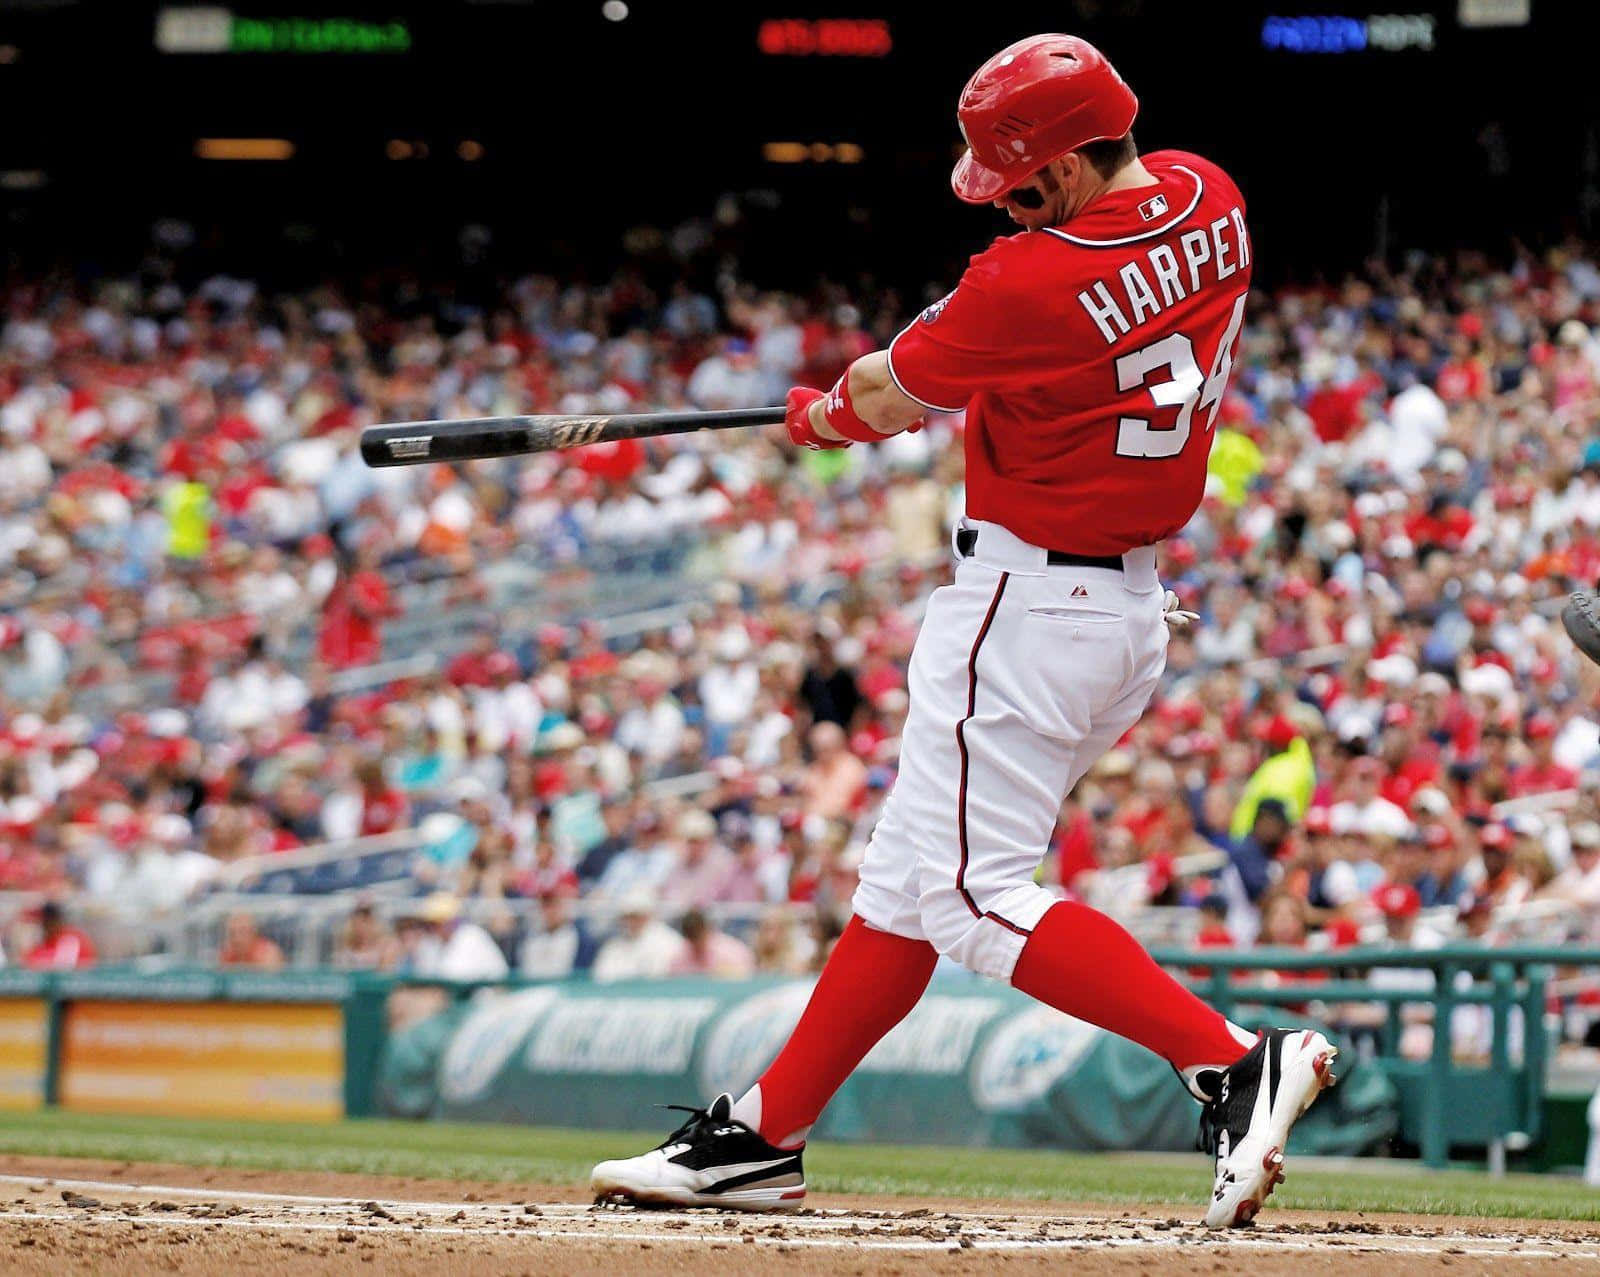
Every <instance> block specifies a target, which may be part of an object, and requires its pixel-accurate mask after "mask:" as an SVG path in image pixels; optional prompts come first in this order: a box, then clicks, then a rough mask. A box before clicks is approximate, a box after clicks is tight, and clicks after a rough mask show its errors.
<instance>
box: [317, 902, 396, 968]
mask: <svg viewBox="0 0 1600 1277" xmlns="http://www.w3.org/2000/svg"><path fill="white" fill-rule="evenodd" d="M399 961H400V942H399V941H398V940H397V939H396V938H395V936H394V934H393V933H392V932H390V930H389V929H388V927H386V926H385V925H384V924H383V922H382V921H381V920H380V919H379V918H378V915H377V913H376V912H375V911H374V910H373V908H372V906H371V905H370V904H368V903H367V902H365V901H363V902H361V903H360V904H358V905H356V907H355V908H354V909H352V910H351V911H350V916H349V917H348V918H347V919H345V924H344V927H343V928H342V929H341V930H340V932H339V938H338V941H337V942H336V943H335V945H334V949H333V965H334V966H336V967H342V968H344V969H345V970H349V971H389V970H392V969H393V968H394V967H395V966H397V965H398V964H399Z"/></svg>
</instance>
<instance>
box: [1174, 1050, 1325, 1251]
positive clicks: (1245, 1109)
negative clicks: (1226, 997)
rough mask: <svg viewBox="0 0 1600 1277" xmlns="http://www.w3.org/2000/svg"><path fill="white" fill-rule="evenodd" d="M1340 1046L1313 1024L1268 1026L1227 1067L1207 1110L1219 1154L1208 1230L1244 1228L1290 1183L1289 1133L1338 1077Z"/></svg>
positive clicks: (1204, 1130)
mask: <svg viewBox="0 0 1600 1277" xmlns="http://www.w3.org/2000/svg"><path fill="white" fill-rule="evenodd" d="M1338 1054H1339V1049H1338V1048H1337V1047H1336V1046H1334V1045H1333V1044H1332V1043H1331V1042H1329V1041H1328V1039H1327V1038H1325V1037H1323V1036H1322V1034H1320V1033H1317V1032H1315V1031H1313V1030H1311V1029H1267V1030H1265V1031H1264V1032H1263V1033H1262V1034H1261V1036H1260V1037H1259V1038H1258V1039H1257V1040H1256V1044H1255V1045H1254V1046H1253V1047H1251V1048H1250V1050H1249V1052H1248V1053H1247V1054H1246V1055H1245V1057H1244V1058H1243V1059H1242V1060H1240V1061H1238V1062H1237V1063H1236V1064H1234V1065H1233V1066H1232V1067H1231V1068H1229V1069H1226V1070H1225V1071H1224V1072H1223V1073H1222V1075H1221V1077H1220V1078H1219V1080H1218V1082H1217V1085H1216V1094H1215V1096H1214V1097H1213V1098H1212V1099H1211V1100H1210V1101H1209V1102H1208V1103H1207V1104H1206V1106H1205V1108H1204V1109H1203V1110H1202V1111H1201V1114H1200V1147H1201V1148H1202V1149H1204V1150H1205V1151H1207V1152H1209V1153H1211V1155H1212V1156H1213V1157H1215V1158H1216V1181H1215V1184H1214V1185H1213V1187H1212V1192H1211V1204H1210V1206H1209V1207H1208V1208H1207V1210H1206V1221H1205V1222H1206V1227H1207V1228H1242V1227H1244V1226H1246V1225H1248V1224H1249V1223H1250V1222H1251V1221H1252V1220H1254V1219H1255V1217H1256V1212H1257V1211H1259V1210H1260V1209H1261V1204H1262V1203H1263V1202H1265V1201H1266V1200H1267V1198H1268V1196H1270V1195H1271V1193H1272V1190H1273V1189H1274V1188H1276V1187H1277V1186H1278V1185H1279V1184H1281V1183H1282V1182H1283V1177H1284V1176H1283V1150H1284V1147H1285V1146H1286V1145H1287V1144H1288V1142H1289V1131H1290V1129H1291V1128H1292V1127H1293V1126H1294V1124H1295V1122H1296V1121H1298V1120H1299V1118H1300V1115H1301V1114H1302V1113H1304V1112H1305V1111H1306V1110H1307V1109H1308V1108H1310V1107H1311V1103H1312V1101H1313V1100H1315V1099H1316V1098H1317V1096H1318V1095H1320V1094H1322V1091H1323V1088H1324V1087H1328V1086H1332V1085H1333V1082H1334V1076H1333V1061H1334V1059H1335V1057H1337V1056H1338Z"/></svg>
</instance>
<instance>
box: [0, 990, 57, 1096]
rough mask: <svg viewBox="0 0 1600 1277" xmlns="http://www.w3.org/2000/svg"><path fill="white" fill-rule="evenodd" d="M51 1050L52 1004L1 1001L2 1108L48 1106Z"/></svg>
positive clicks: (27, 1000)
mask: <svg viewBox="0 0 1600 1277" xmlns="http://www.w3.org/2000/svg"><path fill="white" fill-rule="evenodd" d="M49 1048H50V1004H49V1003H48V1002H46V1001H45V1000H44V999H43V998H0V1109H36V1108H39V1107H40V1106H41V1105H42V1104H43V1103H44V1079H45V1069H46V1066H47V1062H48V1059H49Z"/></svg>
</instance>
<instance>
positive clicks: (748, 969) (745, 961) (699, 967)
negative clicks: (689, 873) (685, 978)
mask: <svg viewBox="0 0 1600 1277" xmlns="http://www.w3.org/2000/svg"><path fill="white" fill-rule="evenodd" d="M679 929H680V930H681V931H682V932H683V939H684V942H685V943H684V945H683V948H682V949H680V950H679V952H678V956H677V957H676V958H675V959H674V960H673V962H672V965H671V967H670V968H668V972H667V974H668V975H701V976H712V977H715V978H717V979H724V980H737V979H742V978H744V977H745V976H748V975H751V974H752V973H754V971H755V966H756V964H755V957H754V955H753V954H752V953H751V952H750V948H749V946H748V945H746V944H745V943H744V942H743V941H740V940H736V939H734V938H733V937H732V936H730V935H729V934H728V933H727V932H726V931H723V930H722V929H721V928H720V927H718V926H717V925H716V924H715V923H713V922H712V921H710V919H708V918H707V917H706V915H705V914H704V913H703V912H701V911H700V910H699V909H691V910H690V911H689V912H688V913H686V914H684V916H683V921H682V922H681V923H680V924H679Z"/></svg>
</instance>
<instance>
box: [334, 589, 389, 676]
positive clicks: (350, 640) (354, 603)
mask: <svg viewBox="0 0 1600 1277" xmlns="http://www.w3.org/2000/svg"><path fill="white" fill-rule="evenodd" d="M395 610H396V609H395V606H394V604H393V602H392V601H391V600H390V597H389V586H388V584H387V583H386V582H385V581H384V579H383V577H382V576H380V575H379V574H378V573H377V572H373V571H368V570H363V571H360V572H356V573H354V574H352V575H351V576H349V577H345V578H341V579H340V580H339V581H338V582H336V583H335V585H334V587H333V589H332V590H331V591H329V594H328V601H327V603H326V604H325V605H324V606H323V610H322V632H321V634H320V635H318V637H317V652H318V654H319V655H320V656H321V658H322V660H323V663H324V664H326V665H329V666H331V667H332V668H334V669H348V668H350V667H351V666H353V665H371V664H373V663H374V662H375V661H377V659H378V657H379V656H380V655H381V654H382V652H383V638H382V635H381V634H380V632H379V628H378V622H379V621H381V620H382V619H383V618H384V617H386V616H393V615H394V614H395Z"/></svg>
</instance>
